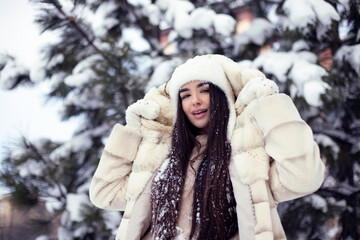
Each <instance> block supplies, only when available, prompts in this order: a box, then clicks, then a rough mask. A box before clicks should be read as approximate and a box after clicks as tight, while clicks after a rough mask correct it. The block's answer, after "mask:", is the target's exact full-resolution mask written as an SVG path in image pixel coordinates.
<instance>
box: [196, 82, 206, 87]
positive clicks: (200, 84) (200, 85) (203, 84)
mask: <svg viewBox="0 0 360 240" xmlns="http://www.w3.org/2000/svg"><path fill="white" fill-rule="evenodd" d="M205 85H209V83H208V82H202V83H199V84H198V85H196V87H198V88H200V87H202V86H205Z"/></svg>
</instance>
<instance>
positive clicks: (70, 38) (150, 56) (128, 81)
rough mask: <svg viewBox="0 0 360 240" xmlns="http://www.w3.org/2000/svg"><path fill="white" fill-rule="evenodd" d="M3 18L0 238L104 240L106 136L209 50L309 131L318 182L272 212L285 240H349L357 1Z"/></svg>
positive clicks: (356, 152)
mask: <svg viewBox="0 0 360 240" xmlns="http://www.w3.org/2000/svg"><path fill="white" fill-rule="evenodd" d="M0 13H1V14H0V29H1V32H2V36H1V38H0V87H1V90H0V123H1V124H0V144H1V145H0V148H1V149H0V185H1V189H0V240H1V239H9V240H11V239H36V240H52V239H62V240H67V239H77V240H82V239H89V240H90V239H113V238H114V235H115V232H116V229H117V227H118V225H119V223H120V221H121V213H120V212H115V211H103V210H100V209H97V208H96V207H94V206H93V205H92V204H91V203H90V201H89V198H88V189H89V183H90V180H91V177H92V175H93V173H94V171H95V169H96V166H97V164H98V161H99V157H100V154H101V152H102V149H103V146H104V142H105V141H106V138H107V136H108V134H109V133H110V130H111V129H112V126H113V125H114V124H115V123H121V124H124V123H125V110H126V108H127V106H128V105H130V104H131V103H133V102H134V101H136V100H137V99H139V98H142V97H143V96H144V94H145V93H146V92H147V91H148V90H149V89H150V88H151V87H156V86H159V85H161V84H162V83H164V82H166V81H167V79H168V78H169V77H170V75H171V73H172V71H173V70H174V68H175V67H176V66H178V65H179V64H181V63H183V62H184V61H185V60H186V59H188V58H190V57H193V56H195V55H199V54H208V53H216V54H223V55H225V56H227V57H229V58H231V59H233V60H234V61H236V62H238V64H239V68H253V69H259V70H261V71H263V72H264V73H265V74H266V76H267V77H268V78H270V79H272V80H274V81H276V83H277V84H278V85H279V87H280V91H281V92H283V93H286V94H288V95H290V96H291V97H292V99H293V100H294V102H295V104H296V106H297V108H298V109H299V111H300V114H301V115H302V117H303V119H304V120H305V121H306V122H307V123H308V124H309V125H310V126H311V128H312V130H313V132H314V137H315V140H316V141H317V143H318V144H319V146H320V149H321V156H322V159H323V161H324V162H325V163H326V166H327V172H326V179H325V181H324V184H323V186H322V187H321V189H319V190H318V191H317V192H316V193H314V194H312V195H309V196H306V197H303V198H301V199H297V200H294V201H289V202H285V203H282V204H280V205H279V212H280V215H281V218H282V223H283V225H284V228H285V232H286V233H287V235H288V239H331V240H333V239H347V240H350V239H360V206H359V204H360V30H359V29H360V1H359V0H317V1H311V0H241V1H239V0H238V1H228V0H223V1H221V0H193V1H186V0H31V1H27V0H13V1H2V2H1V3H0ZM24 236H26V237H24Z"/></svg>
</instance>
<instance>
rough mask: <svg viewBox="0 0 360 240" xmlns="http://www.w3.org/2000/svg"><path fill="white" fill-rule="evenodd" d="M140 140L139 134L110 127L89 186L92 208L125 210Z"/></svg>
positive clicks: (125, 128)
mask: <svg viewBox="0 0 360 240" xmlns="http://www.w3.org/2000/svg"><path fill="white" fill-rule="evenodd" d="M140 141H141V134H140V133H138V132H136V131H133V130H131V129H129V128H127V127H124V126H122V125H120V124H116V125H115V126H114V128H113V130H112V132H111V134H110V136H109V138H108V140H107V143H106V145H105V148H104V151H103V153H102V155H101V158H100V162H99V165H98V167H97V169H96V171H95V173H94V176H93V178H92V180H91V184H90V190H89V194H90V200H91V202H92V203H93V204H94V205H95V206H97V207H99V208H103V209H109V210H124V209H125V206H126V191H127V184H128V178H129V175H130V173H131V169H132V162H133V160H134V159H135V157H136V153H137V149H138V146H139V144H140Z"/></svg>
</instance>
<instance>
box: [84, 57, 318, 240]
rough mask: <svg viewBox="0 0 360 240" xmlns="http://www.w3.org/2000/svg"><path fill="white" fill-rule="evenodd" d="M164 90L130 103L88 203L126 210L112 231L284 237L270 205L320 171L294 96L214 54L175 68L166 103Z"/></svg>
mask: <svg viewBox="0 0 360 240" xmlns="http://www.w3.org/2000/svg"><path fill="white" fill-rule="evenodd" d="M161 89H162V88H160V89H153V90H151V91H150V92H149V93H148V94H147V95H146V96H145V99H144V100H141V101H139V102H137V103H135V104H134V105H132V106H130V107H129V108H128V110H127V126H125V127H123V126H121V125H116V126H115V128H114V130H113V132H112V134H111V135H110V137H109V140H108V142H107V144H106V146H105V150H104V153H103V155H102V158H101V160H100V163H99V166H98V168H97V170H96V172H95V175H94V178H93V181H92V183H91V187H90V198H91V200H92V202H93V203H94V204H95V205H97V206H99V207H102V208H107V209H116V210H123V209H124V208H125V213H124V216H123V219H122V221H121V225H120V228H119V231H118V235H117V239H174V238H176V239H231V238H238V237H240V239H285V238H286V237H285V234H284V232H283V229H282V226H281V222H280V219H279V216H278V214H277V211H276V205H277V203H278V202H280V201H285V200H290V199H294V198H297V197H301V196H304V195H306V194H309V193H311V192H314V191H316V190H317V189H318V188H319V187H320V185H321V183H322V180H323V174H324V165H323V163H322V162H321V160H320V157H319V150H318V147H317V145H316V144H315V143H314V141H313V137H312V132H311V129H310V128H309V126H307V125H306V123H305V122H304V121H303V120H302V119H301V118H300V116H299V114H298V112H297V110H296V108H295V107H294V105H293V103H292V101H291V99H290V98H289V97H287V96H286V95H284V94H278V93H277V88H276V85H274V83H273V82H271V81H270V80H267V79H265V77H264V75H263V74H261V73H260V72H257V71H248V70H242V69H239V68H238V66H237V64H236V63H234V62H233V61H231V60H230V59H228V58H226V57H224V56H219V55H206V56H198V57H195V58H194V59H190V60H188V61H187V62H186V63H184V64H183V65H181V66H179V67H178V68H177V69H176V70H175V71H174V73H173V75H172V77H171V79H170V82H169V84H168V87H167V90H168V91H169V93H170V99H171V103H170V100H169V99H168V98H167V97H166V96H165V95H164V94H163V93H162V91H161ZM171 104H172V106H173V109H175V111H176V114H175V117H174V121H173V122H174V124H172V123H171V122H172V121H171V120H172V118H173V117H172V115H171V114H169V112H171V111H169V109H170V108H171V107H170V105H171ZM172 126H173V130H172V131H171V128H172ZM169 132H171V133H172V134H169Z"/></svg>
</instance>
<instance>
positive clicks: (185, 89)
mask: <svg viewBox="0 0 360 240" xmlns="http://www.w3.org/2000/svg"><path fill="white" fill-rule="evenodd" d="M186 91H189V89H188V88H182V89H180V91H179V93H182V92H186Z"/></svg>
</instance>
